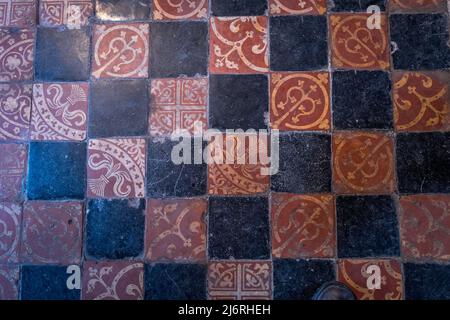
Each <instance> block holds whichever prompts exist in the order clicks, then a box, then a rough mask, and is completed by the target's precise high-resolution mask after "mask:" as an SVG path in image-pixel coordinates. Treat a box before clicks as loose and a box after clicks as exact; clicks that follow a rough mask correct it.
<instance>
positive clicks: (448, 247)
mask: <svg viewBox="0 0 450 320" xmlns="http://www.w3.org/2000/svg"><path fill="white" fill-rule="evenodd" d="M400 210H401V214H400V231H401V239H402V251H403V254H404V256H405V257H407V258H411V259H436V260H450V232H449V230H450V195H412V196H405V197H401V198H400Z"/></svg>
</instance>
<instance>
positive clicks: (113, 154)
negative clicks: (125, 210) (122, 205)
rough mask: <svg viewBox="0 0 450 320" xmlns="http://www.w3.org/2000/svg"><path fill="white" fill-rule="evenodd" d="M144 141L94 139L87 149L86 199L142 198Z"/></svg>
mask: <svg viewBox="0 0 450 320" xmlns="http://www.w3.org/2000/svg"><path fill="white" fill-rule="evenodd" d="M145 152H146V151H145V140H144V139H131V138H130V139H94V140H89V147H88V169H87V177H88V196H90V197H101V198H143V197H144V192H145V185H144V181H145Z"/></svg>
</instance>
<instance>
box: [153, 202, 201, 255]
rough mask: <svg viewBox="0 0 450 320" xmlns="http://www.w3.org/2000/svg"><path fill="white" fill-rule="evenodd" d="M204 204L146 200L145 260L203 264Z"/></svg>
mask: <svg viewBox="0 0 450 320" xmlns="http://www.w3.org/2000/svg"><path fill="white" fill-rule="evenodd" d="M205 215H206V200H203V199H198V200H196V199H183V200H175V199H174V200H149V202H148V211H147V230H146V234H147V239H146V258H147V259H148V260H151V261H158V260H168V261H181V260H183V261H204V260H206V223H205Z"/></svg>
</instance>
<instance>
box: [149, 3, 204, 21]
mask: <svg viewBox="0 0 450 320" xmlns="http://www.w3.org/2000/svg"><path fill="white" fill-rule="evenodd" d="M207 16H208V0H181V1H176V2H173V1H171V0H154V1H153V19H155V20H180V19H183V20H186V19H206V18H207Z"/></svg>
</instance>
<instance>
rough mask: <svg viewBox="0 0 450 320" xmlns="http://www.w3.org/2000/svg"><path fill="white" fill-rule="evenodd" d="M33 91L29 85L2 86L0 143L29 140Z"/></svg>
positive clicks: (0, 85) (0, 88) (0, 90)
mask: <svg viewBox="0 0 450 320" xmlns="http://www.w3.org/2000/svg"><path fill="white" fill-rule="evenodd" d="M32 90H33V89H32V86H31V85H29V84H16V83H11V84H0V93H1V97H0V141H25V140H27V138H28V135H29V131H30V119H31V104H32V102H31V101H32Z"/></svg>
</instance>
